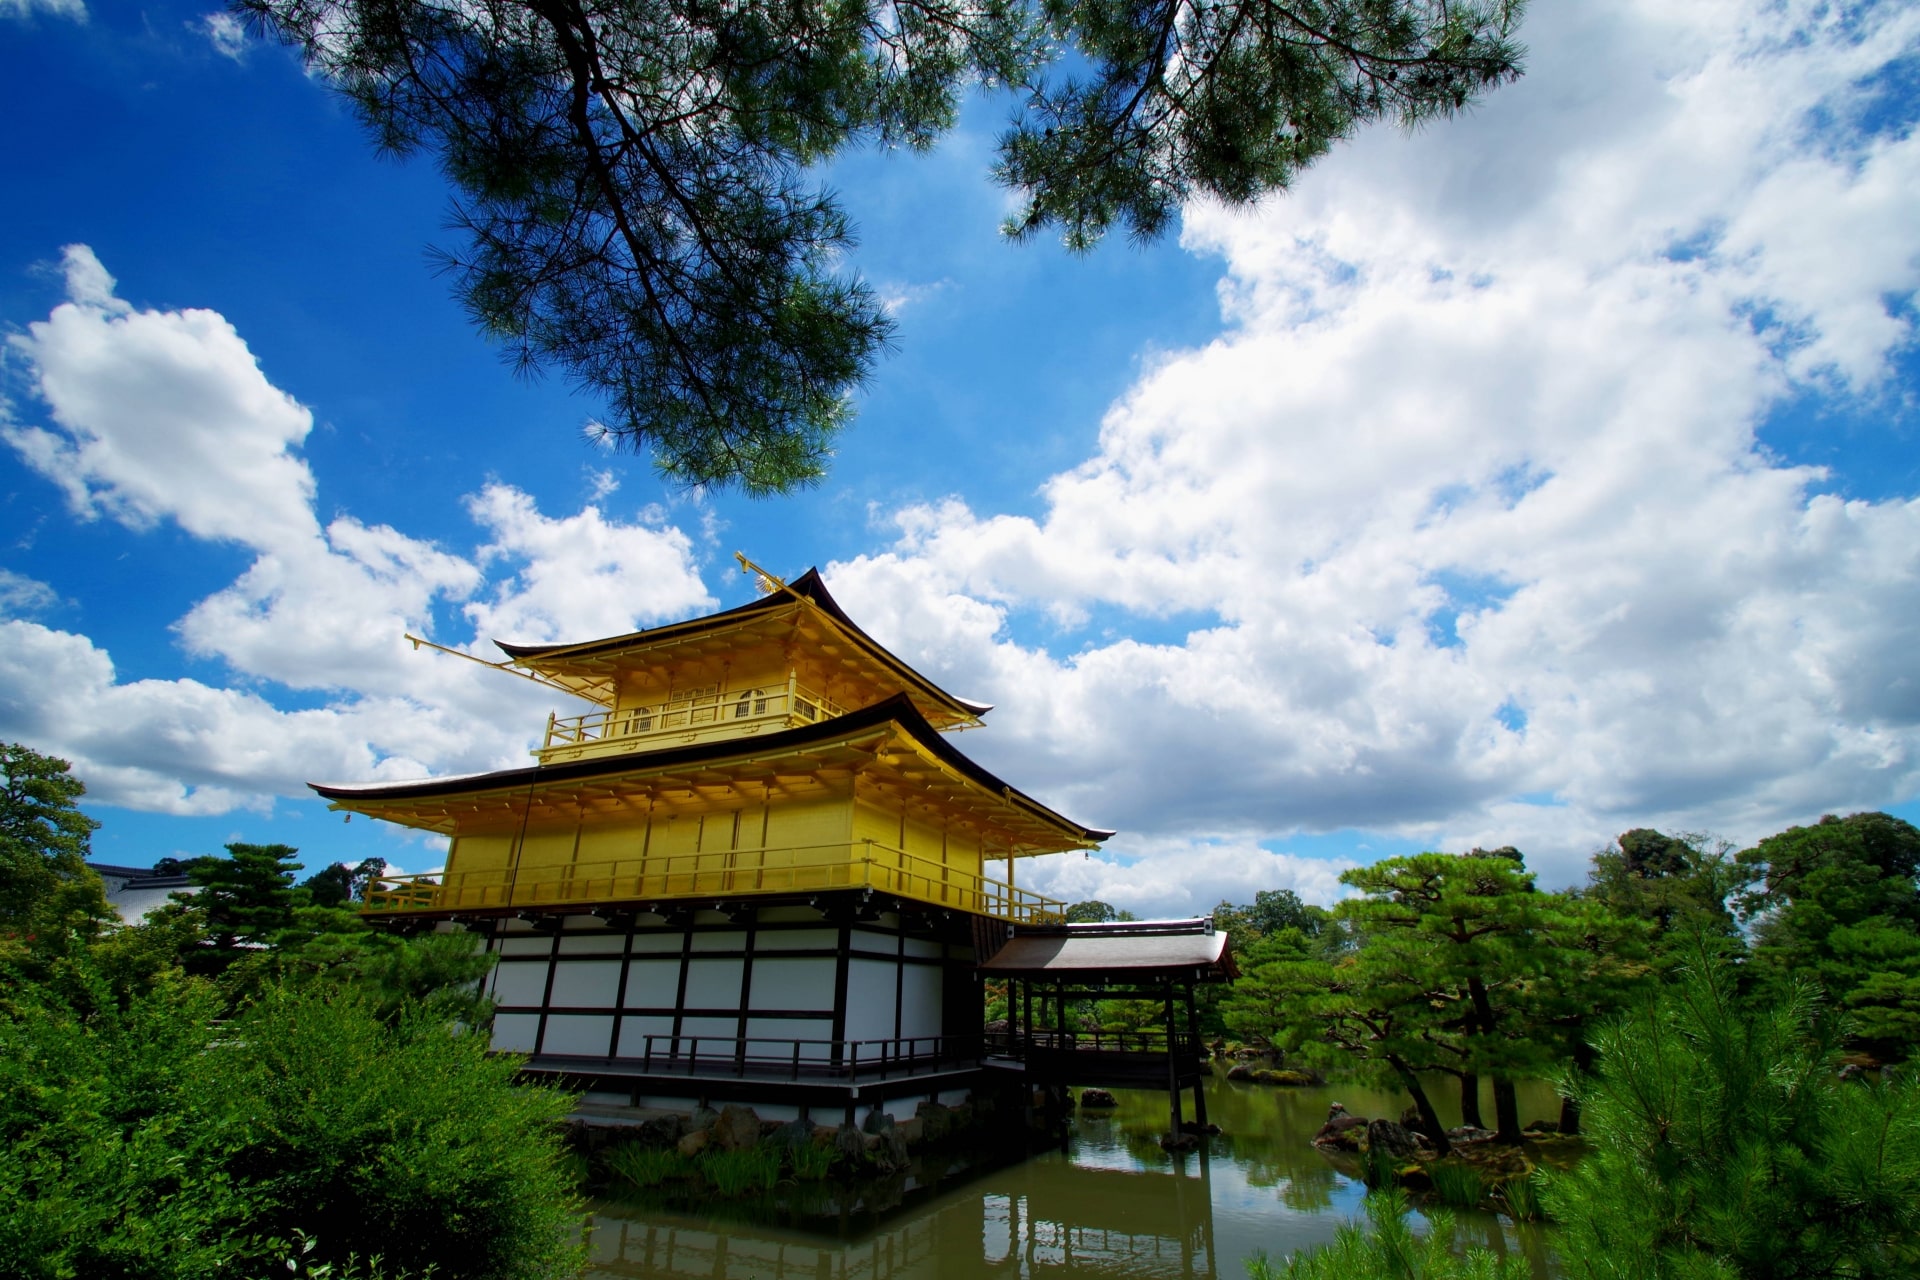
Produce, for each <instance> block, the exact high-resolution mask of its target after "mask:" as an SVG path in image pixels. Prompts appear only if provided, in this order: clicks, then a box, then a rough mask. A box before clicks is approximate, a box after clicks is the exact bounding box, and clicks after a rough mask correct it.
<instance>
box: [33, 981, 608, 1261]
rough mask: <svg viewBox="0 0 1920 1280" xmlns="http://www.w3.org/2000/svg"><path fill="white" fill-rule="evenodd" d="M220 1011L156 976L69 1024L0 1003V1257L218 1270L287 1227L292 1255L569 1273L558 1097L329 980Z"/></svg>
mask: <svg viewBox="0 0 1920 1280" xmlns="http://www.w3.org/2000/svg"><path fill="white" fill-rule="evenodd" d="M220 1011H221V1001H220V999H219V997H218V996H217V995H216V994H215V993H214V992H213V991H212V990H211V989H210V988H209V987H208V986H207V985H206V984H204V983H199V982H192V981H184V982H182V981H174V982H168V983H162V984H160V985H158V986H156V987H155V988H154V989H153V990H152V991H150V992H147V993H145V994H139V995H136V996H134V997H133V998H132V999H130V1000H129V1002H128V1004H127V1006H126V1007H125V1008H124V1009H122V1008H116V1007H115V1006H114V1005H113V1004H112V1003H111V1002H108V1003H106V1004H104V1005H99V1006H96V1007H95V1011H94V1012H93V1013H92V1014H91V1015H90V1016H88V1017H87V1018H85V1019H82V1018H79V1017H76V1016H74V1015H73V1013H72V1012H71V1010H69V1009H67V1008H65V1007H62V1006H59V1005H57V1004H54V1003H51V1002H47V1003H43V1004H42V1005H41V1006H40V1007H38V1008H37V1009H35V1010H33V1011H32V1012H31V1013H30V1014H28V1015H26V1016H20V1017H15V1018H4V1019H0V1275H7V1276H13V1277H20V1278H21V1280H43V1278H44V1280H66V1278H67V1277H72V1276H112V1277H115V1278H116V1280H240V1278H241V1277H254V1276H259V1275H263V1274H267V1273H269V1272H274V1273H278V1272H279V1271H281V1270H284V1268H285V1261H286V1259H287V1257H288V1256H289V1255H288V1252H287V1250H288V1248H289V1246H288V1244H287V1242H288V1241H291V1240H296V1239H302V1238H304V1239H311V1240H313V1241H314V1242H316V1243H315V1245H314V1248H313V1250H312V1251H311V1252H310V1253H306V1254H303V1255H302V1256H303V1257H304V1258H305V1259H306V1260H307V1262H308V1264H309V1270H314V1271H318V1269H319V1268H322V1267H333V1268H335V1269H336V1272H337V1273H339V1274H346V1272H347V1270H348V1269H349V1263H350V1259H353V1258H359V1259H361V1260H363V1261H362V1263H361V1265H362V1266H363V1267H365V1266H366V1265H367V1264H366V1263H365V1261H364V1260H366V1259H370V1258H374V1257H379V1258H380V1259H381V1261H380V1263H379V1264H378V1267H379V1269H380V1270H381V1272H382V1274H384V1275H387V1276H400V1275H407V1274H413V1275H419V1274H421V1273H424V1272H426V1271H428V1270H430V1269H431V1270H436V1271H437V1272H438V1273H439V1274H440V1275H442V1276H459V1277H461V1278H462V1280H548V1278H551V1277H561V1276H567V1275H571V1274H572V1273H573V1271H574V1270H575V1268H576V1266H577V1263H578V1247H577V1245H576V1244H575V1243H574V1240H575V1235H576V1233H575V1218H574V1214H575V1206H574V1204H573V1201H572V1196H571V1183H570V1181H569V1179H568V1177H567V1175H566V1172H565V1170H564V1169H563V1168H562V1161H561V1156H562V1147H561V1142H560V1137H559V1134H558V1131H557V1127H556V1122H557V1121H558V1120H559V1119H560V1118H561V1117H562V1116H564V1115H565V1114H566V1113H567V1112H568V1110H569V1109H570V1107H571V1101H570V1099H569V1098H568V1097H567V1096H566V1095H564V1094H562V1093H559V1092H557V1091H553V1090H549V1089H544V1088H537V1087H527V1086H520V1085H516V1084H515V1083H514V1073H515V1071H516V1070H517V1067H518V1063H517V1062H516V1061H515V1060H513V1059H511V1058H504V1057H500V1058H496V1057H491V1056H489V1055H488V1054H487V1052H486V1045H485V1044H484V1043H482V1042H481V1040H480V1039H479V1038H478V1037H476V1036H472V1035H456V1034H452V1033H451V1032H450V1031H449V1029H448V1027H447V1025H446V1024H445V1023H444V1022H442V1021H439V1020H437V1019H434V1018H429V1017H423V1016H419V1015H417V1014H412V1013H406V1012H402V1013H401V1014H400V1016H398V1017H397V1018H396V1019H395V1020H394V1021H393V1022H391V1023H387V1022H384V1021H383V1020H382V1019H381V1017H380V1016H379V1015H378V1012H377V1011H376V1010H375V1009H373V1008H372V1007H370V1005H369V1004H368V1003H367V1002H365V1001H362V1000H359V999H357V998H355V997H353V996H351V995H348V994H334V995H331V996H327V995H321V994H319V993H305V994H290V993H287V992H285V991H283V990H279V989H274V988H270V989H268V990H267V991H266V992H264V993H263V995H262V997H261V1000H260V1002H259V1003H258V1004H257V1005H255V1006H254V1007H252V1008H250V1009H248V1010H246V1011H245V1012H244V1013H243V1014H242V1015H240V1016H239V1017H237V1018H234V1019H232V1020H231V1021H225V1022H222V1021H219V1020H218V1019H219V1014H220ZM295 1247H297V1246H295Z"/></svg>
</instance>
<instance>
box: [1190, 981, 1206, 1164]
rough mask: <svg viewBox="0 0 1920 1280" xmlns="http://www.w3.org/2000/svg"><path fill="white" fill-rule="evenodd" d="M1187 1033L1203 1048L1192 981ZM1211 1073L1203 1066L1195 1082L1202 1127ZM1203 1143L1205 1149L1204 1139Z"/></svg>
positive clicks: (1196, 1047)
mask: <svg viewBox="0 0 1920 1280" xmlns="http://www.w3.org/2000/svg"><path fill="white" fill-rule="evenodd" d="M1187 1035H1188V1037H1189V1038H1191V1039H1192V1041H1193V1047H1194V1051H1195V1052H1196V1053H1197V1052H1199V1050H1200V1048H1201V1045H1200V1010H1199V1009H1198V1008H1197V1007H1196V1006H1195V1004H1194V1002H1193V984H1192V983H1191V982H1189V983H1188V984H1187ZM1211 1074H1212V1069H1211V1068H1202V1070H1201V1072H1200V1075H1199V1076H1198V1077H1197V1078H1196V1079H1195V1080H1194V1082H1193V1122H1194V1123H1195V1124H1197V1125H1199V1126H1200V1127H1201V1128H1202V1129H1205V1128H1206V1127H1207V1077H1208V1076H1209V1075H1211ZM1202 1145H1203V1149H1204V1141H1203V1144H1202Z"/></svg>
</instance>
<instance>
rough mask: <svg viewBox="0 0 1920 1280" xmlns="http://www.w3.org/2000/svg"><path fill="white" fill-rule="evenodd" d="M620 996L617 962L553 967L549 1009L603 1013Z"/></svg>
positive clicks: (581, 961)
mask: <svg viewBox="0 0 1920 1280" xmlns="http://www.w3.org/2000/svg"><path fill="white" fill-rule="evenodd" d="M619 995H620V962H619V961H618V960H570V961H567V962H566V963H564V964H559V965H555V966H554V970H553V996H552V998H551V999H550V1000H549V1001H548V1003H549V1004H550V1005H551V1006H553V1007H558V1008H566V1007H568V1006H575V1007H579V1008H587V1009H607V1008H611V1007H612V1006H613V1003H614V1001H615V1000H616V999H617V998H618V997H619Z"/></svg>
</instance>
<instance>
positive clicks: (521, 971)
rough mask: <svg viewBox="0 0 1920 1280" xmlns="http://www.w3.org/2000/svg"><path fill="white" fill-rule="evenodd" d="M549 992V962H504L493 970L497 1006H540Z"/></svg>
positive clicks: (494, 998)
mask: <svg viewBox="0 0 1920 1280" xmlns="http://www.w3.org/2000/svg"><path fill="white" fill-rule="evenodd" d="M546 992H547V962H546V961H545V960H541V961H539V962H537V963H536V962H534V961H531V960H515V961H503V962H502V963H500V964H498V965H495V966H494V969H493V1000H494V1003H495V1004H539V1003H540V1002H541V1000H543V999H544V998H545V997H546Z"/></svg>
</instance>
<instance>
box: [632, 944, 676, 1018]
mask: <svg viewBox="0 0 1920 1280" xmlns="http://www.w3.org/2000/svg"><path fill="white" fill-rule="evenodd" d="M679 989H680V961H679V959H678V958H677V957H676V958H674V959H672V960H633V961H630V962H629V963H628V965H627V1000H626V1003H627V1005H628V1007H629V1008H636V1007H637V1008H642V1009H658V1008H672V1007H673V997H674V993H675V992H677V991H678V990H679Z"/></svg>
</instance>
